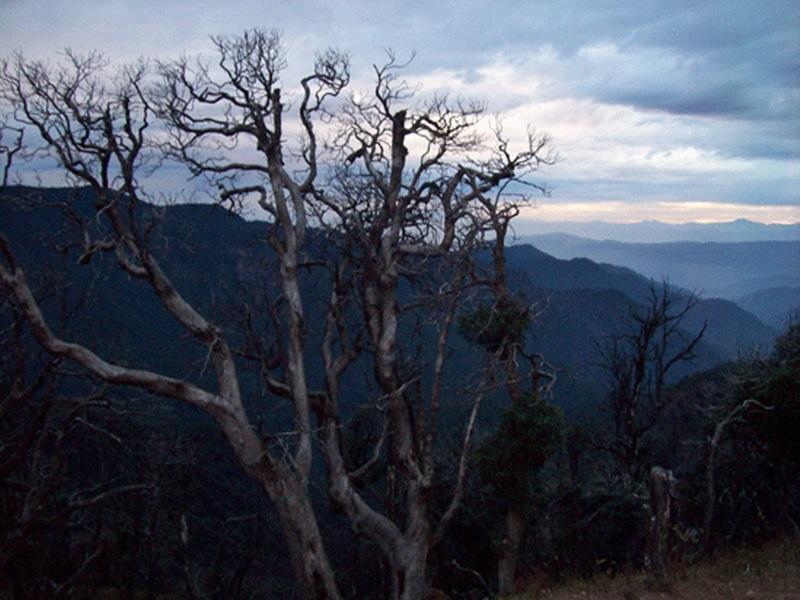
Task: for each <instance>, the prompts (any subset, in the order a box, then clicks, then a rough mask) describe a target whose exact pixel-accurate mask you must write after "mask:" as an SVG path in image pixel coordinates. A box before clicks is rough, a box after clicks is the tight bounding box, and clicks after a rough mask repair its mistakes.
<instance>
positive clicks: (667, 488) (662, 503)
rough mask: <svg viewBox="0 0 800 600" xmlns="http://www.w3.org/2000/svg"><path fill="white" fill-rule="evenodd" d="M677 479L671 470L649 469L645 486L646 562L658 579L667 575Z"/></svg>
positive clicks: (664, 578)
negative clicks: (647, 500) (647, 515)
mask: <svg viewBox="0 0 800 600" xmlns="http://www.w3.org/2000/svg"><path fill="white" fill-rule="evenodd" d="M677 486H678V481H677V480H676V479H675V476H674V475H673V474H672V471H669V470H667V469H664V468H662V467H653V468H652V469H650V475H649V477H648V479H647V488H648V491H649V493H650V512H651V513H652V514H651V516H650V532H649V540H648V552H647V562H648V566H649V568H650V569H651V570H652V571H653V573H654V574H655V576H656V577H657V578H658V579H659V580H660V581H665V580H666V576H667V556H668V554H669V548H668V540H669V532H670V527H671V525H672V518H673V503H674V502H675V499H676V495H677Z"/></svg>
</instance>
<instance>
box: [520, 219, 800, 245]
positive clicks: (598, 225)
mask: <svg viewBox="0 0 800 600" xmlns="http://www.w3.org/2000/svg"><path fill="white" fill-rule="evenodd" d="M798 216H800V215H798ZM517 230H518V231H519V232H520V235H521V237H522V239H525V238H527V237H528V236H531V235H537V236H538V235H544V234H551V233H565V234H568V235H575V236H579V237H583V238H588V239H592V240H616V241H619V242H628V243H644V244H649V243H664V242H759V241H800V222H798V223H794V224H789V225H782V224H764V223H756V222H753V221H748V220H747V219H737V220H736V221H730V222H727V223H682V224H671V223H662V222H660V221H641V222H639V223H607V222H604V221H589V222H585V223H581V222H575V221H558V222H545V221H534V220H520V221H519V222H518V223H517Z"/></svg>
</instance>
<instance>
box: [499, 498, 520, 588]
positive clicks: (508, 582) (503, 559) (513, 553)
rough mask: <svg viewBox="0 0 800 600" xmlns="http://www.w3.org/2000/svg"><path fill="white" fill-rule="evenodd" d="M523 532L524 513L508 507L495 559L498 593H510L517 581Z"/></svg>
mask: <svg viewBox="0 0 800 600" xmlns="http://www.w3.org/2000/svg"><path fill="white" fill-rule="evenodd" d="M524 534H525V514H524V512H523V511H522V510H520V509H519V508H516V507H515V508H509V509H508V514H507V515H506V536H505V539H504V540H503V548H502V550H501V551H500V557H499V559H498V561H497V585H498V593H499V594H500V595H501V596H502V595H507V594H512V593H513V592H514V588H515V584H516V581H517V565H518V564H519V551H520V548H521V547H522V538H523V536H524Z"/></svg>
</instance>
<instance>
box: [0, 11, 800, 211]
mask: <svg viewBox="0 0 800 600" xmlns="http://www.w3.org/2000/svg"><path fill="white" fill-rule="evenodd" d="M249 27H265V28H278V29H280V30H282V31H283V32H284V39H285V42H286V45H287V50H288V58H289V61H290V67H289V69H288V71H287V73H286V80H287V82H291V81H297V80H298V79H299V78H300V77H301V76H302V75H303V74H304V73H305V71H306V69H307V68H308V67H309V66H310V65H311V64H312V62H313V57H314V54H315V52H317V51H321V50H324V49H325V48H326V47H328V46H336V47H339V48H342V49H345V50H348V51H349V52H350V54H351V57H352V62H353V89H354V90H356V91H357V90H366V89H368V88H369V85H370V81H371V74H372V71H371V65H372V64H373V63H376V62H377V63H380V62H382V61H383V60H384V59H385V53H384V49H385V48H392V49H394V50H395V51H396V52H397V54H398V57H400V58H401V59H402V58H404V57H408V56H410V55H411V54H412V53H415V54H416V56H415V59H414V60H413V61H412V62H411V64H410V65H409V67H408V68H407V70H406V75H407V78H408V80H409V82H411V83H412V84H419V85H420V86H421V87H422V89H423V90H424V91H425V92H431V93H432V92H436V91H438V92H442V91H444V92H448V93H449V94H450V95H451V96H461V97H465V98H476V99H478V100H482V101H484V102H486V103H487V105H488V107H489V110H490V111H492V112H496V113H497V114H498V115H500V116H501V119H502V122H503V126H504V131H505V132H506V134H508V135H509V136H510V137H511V138H512V139H515V138H516V139H518V140H521V139H522V137H523V136H524V135H525V132H526V128H527V126H528V125H529V124H530V125H532V126H534V127H535V128H536V130H537V131H540V132H547V133H548V134H549V135H550V136H551V137H552V139H553V144H554V147H555V149H556V150H557V151H558V153H559V155H560V156H561V161H560V162H559V163H558V164H557V165H555V166H553V167H551V168H548V169H546V170H543V171H542V172H541V173H539V174H537V179H536V181H537V182H539V183H544V184H547V186H548V187H549V188H551V190H552V193H551V195H550V196H549V197H544V198H540V199H538V201H537V205H538V208H537V209H536V210H534V211H532V212H531V213H530V214H529V215H526V217H529V218H535V219H545V220H586V221H588V220H596V219H603V220H609V221H632V220H638V219H659V220H663V221H668V222H684V221H689V220H697V221H723V220H730V219H735V218H748V219H752V220H757V221H763V222H790V221H800V3H798V2H797V1H796V0H787V1H781V0H774V1H773V0H756V1H747V0H742V1H737V2H731V1H730V0H724V1H707V2H702V3H698V2H683V1H680V0H676V1H673V2H669V3H665V2H661V1H655V0H653V1H647V0H641V1H636V2H603V1H598V2H592V3H587V2H580V1H577V0H576V1H574V2H569V1H566V2H565V1H559V2H544V1H541V2H540V1H537V2H533V1H527V2H526V1H519V0H498V1H495V2H479V1H477V0H460V1H458V2H456V1H452V2H435V3H434V2H421V1H417V0H407V1H405V2H401V3H399V2H374V1H368V0H348V1H345V0H331V1H311V0H297V1H295V2H277V1H274V0H260V1H256V0H249V1H241V0H229V1H228V2H225V3H221V2H210V1H208V0H193V1H191V2H189V1H178V2H164V1H159V2H156V1H153V0H140V1H138V2H125V1H122V0H117V1H110V0H106V1H101V2H97V1H89V0H71V1H65V0H0V54H1V55H5V54H8V53H10V52H12V51H14V50H21V51H22V52H23V53H24V54H25V55H26V56H27V57H29V58H49V59H53V60H56V59H57V57H58V56H57V53H58V52H59V51H60V50H62V49H63V48H65V47H71V48H73V49H76V50H82V51H86V50H91V49H97V50H100V51H102V52H104V53H106V54H107V55H108V56H109V57H110V58H111V59H112V60H114V61H125V60H133V59H135V58H137V57H139V56H146V57H160V58H163V57H172V56H176V55H178V54H181V53H186V54H195V53H202V52H207V51H208V50H209V44H208V35H209V34H220V33H223V34H236V33H239V32H241V31H243V30H244V29H245V28H249ZM160 177H161V183H163V184H164V185H165V186H167V179H168V178H172V180H174V178H175V177H176V173H175V172H174V171H170V172H169V173H162V175H161V176H160ZM44 179H45V180H46V179H47V175H46V174H45V176H44ZM158 181H159V180H158V179H157V178H156V179H155V180H154V181H153V185H158Z"/></svg>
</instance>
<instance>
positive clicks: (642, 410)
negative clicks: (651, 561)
mask: <svg viewBox="0 0 800 600" xmlns="http://www.w3.org/2000/svg"><path fill="white" fill-rule="evenodd" d="M698 301H699V300H698V299H697V298H696V297H695V296H685V297H681V296H680V295H678V294H677V293H676V292H675V291H673V290H672V289H670V287H669V286H668V285H667V284H666V283H662V284H661V285H659V286H657V285H656V284H655V283H651V285H650V289H649V293H648V296H647V298H646V300H645V305H644V307H641V308H637V307H635V306H634V307H633V308H632V309H631V313H630V320H631V326H630V330H629V332H628V333H625V334H623V335H620V336H616V337H614V338H612V339H611V341H610V342H609V343H608V344H607V345H606V346H605V347H602V348H600V353H601V363H600V366H601V368H602V369H603V370H605V372H606V373H607V376H608V387H609V392H608V399H607V400H606V402H605V405H604V407H603V408H604V410H605V411H606V412H607V413H608V414H609V415H610V416H611V424H612V426H613V431H611V432H610V435H609V436H608V437H607V439H606V441H605V442H602V447H603V449H604V450H606V451H607V452H609V453H610V454H611V456H612V458H613V460H614V463H615V464H616V466H617V471H618V474H619V477H620V479H621V481H622V487H623V490H624V491H625V492H626V493H627V492H630V491H631V490H632V488H633V486H634V484H635V483H636V482H637V481H638V480H639V479H640V477H641V475H642V468H643V466H642V464H641V458H640V457H641V451H642V444H643V441H644V440H645V437H646V436H647V434H648V433H649V432H650V431H651V430H652V429H653V428H654V427H655V426H656V424H657V423H658V421H659V418H660V417H661V415H662V414H663V413H664V411H665V410H666V408H667V407H668V406H669V404H670V402H671V401H672V398H671V396H670V395H669V394H667V393H666V386H667V384H668V382H669V379H668V377H669V375H670V372H671V371H672V370H673V369H674V368H675V367H676V366H677V365H679V364H681V363H684V362H688V361H691V360H692V359H693V358H694V355H695V350H696V348H697V345H698V344H699V343H700V340H701V339H702V337H703V334H704V333H705V329H706V326H705V325H703V327H701V328H700V330H699V331H698V332H697V333H687V332H686V331H684V330H683V329H682V326H683V325H684V321H685V318H686V315H687V314H688V313H689V311H690V310H692V308H694V306H695V305H696V304H697V302H698Z"/></svg>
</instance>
